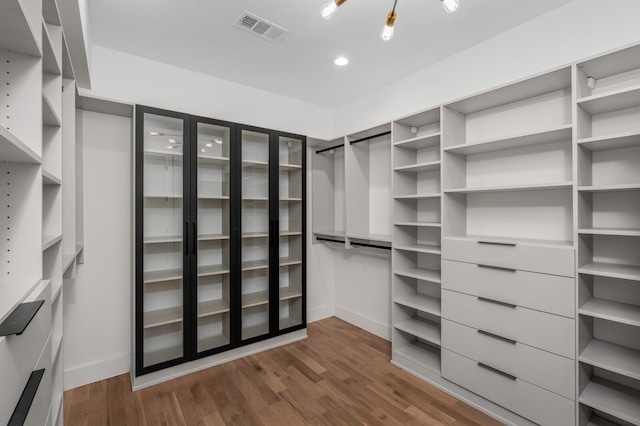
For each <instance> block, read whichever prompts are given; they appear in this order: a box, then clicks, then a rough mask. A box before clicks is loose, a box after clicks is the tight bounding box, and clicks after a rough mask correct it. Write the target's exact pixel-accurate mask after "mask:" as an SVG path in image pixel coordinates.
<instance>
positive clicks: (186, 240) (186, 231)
mask: <svg viewBox="0 0 640 426" xmlns="http://www.w3.org/2000/svg"><path fill="white" fill-rule="evenodd" d="M182 235H184V244H183V246H184V255H185V256H188V255H189V222H185V223H184V231H183V234H182Z"/></svg>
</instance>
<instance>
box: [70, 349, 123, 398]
mask: <svg viewBox="0 0 640 426" xmlns="http://www.w3.org/2000/svg"><path fill="white" fill-rule="evenodd" d="M130 366H131V354H128V353H126V354H123V355H118V356H115V357H112V358H108V359H104V360H101V361H98V362H94V363H92V364H85V365H82V366H80V367H76V368H72V369H70V370H65V372H64V390H69V389H73V388H77V387H79V386H84V385H88V384H90V383H94V382H98V381H100V380H104V379H108V378H110V377H114V376H117V375H119V374H123V373H128V372H129V368H130Z"/></svg>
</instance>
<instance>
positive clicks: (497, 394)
mask: <svg viewBox="0 0 640 426" xmlns="http://www.w3.org/2000/svg"><path fill="white" fill-rule="evenodd" d="M490 366H491V367H494V368H498V367H497V366H495V365H490ZM442 377H444V378H445V379H447V380H450V381H452V382H454V383H456V384H458V385H460V386H462V387H463V388H466V389H468V390H470V391H471V392H474V393H476V394H478V395H480V396H482V397H483V398H486V399H488V400H490V401H492V402H494V403H496V404H498V405H501V406H503V407H504V408H506V409H508V410H511V411H513V412H514V413H516V414H518V415H520V416H522V417H524V418H527V419H529V420H531V421H533V422H535V423H538V424H540V425H553V426H557V425H573V424H575V414H574V410H575V406H574V401H572V400H570V399H568V398H564V397H562V396H560V395H556V394H554V393H553V392H549V391H548V390H545V389H542V388H540V387H538V386H535V385H532V384H530V383H527V382H525V381H524V380H520V379H518V378H516V379H511V378H508V377H505V376H503V375H501V374H498V373H496V372H494V371H491V370H488V369H486V368H483V367H481V366H479V365H478V363H477V362H476V361H473V360H471V359H469V358H466V357H463V356H462V355H458V354H456V353H454V352H451V351H448V350H446V349H443V350H442Z"/></svg>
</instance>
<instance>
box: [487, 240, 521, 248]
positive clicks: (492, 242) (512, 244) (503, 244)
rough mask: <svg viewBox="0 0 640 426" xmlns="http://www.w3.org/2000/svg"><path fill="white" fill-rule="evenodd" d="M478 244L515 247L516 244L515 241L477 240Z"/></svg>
mask: <svg viewBox="0 0 640 426" xmlns="http://www.w3.org/2000/svg"><path fill="white" fill-rule="evenodd" d="M478 244H490V245H494V246H508V247H515V246H516V245H517V244H516V243H500V242H497V241H478Z"/></svg>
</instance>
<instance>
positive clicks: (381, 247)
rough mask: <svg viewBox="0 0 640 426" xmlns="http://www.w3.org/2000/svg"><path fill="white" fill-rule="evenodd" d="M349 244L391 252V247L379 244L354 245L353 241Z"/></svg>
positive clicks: (355, 244)
mask: <svg viewBox="0 0 640 426" xmlns="http://www.w3.org/2000/svg"><path fill="white" fill-rule="evenodd" d="M349 244H351V245H352V246H362V247H372V248H377V249H382V250H391V247H390V246H381V245H377V244H366V243H354V242H352V241H349Z"/></svg>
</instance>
